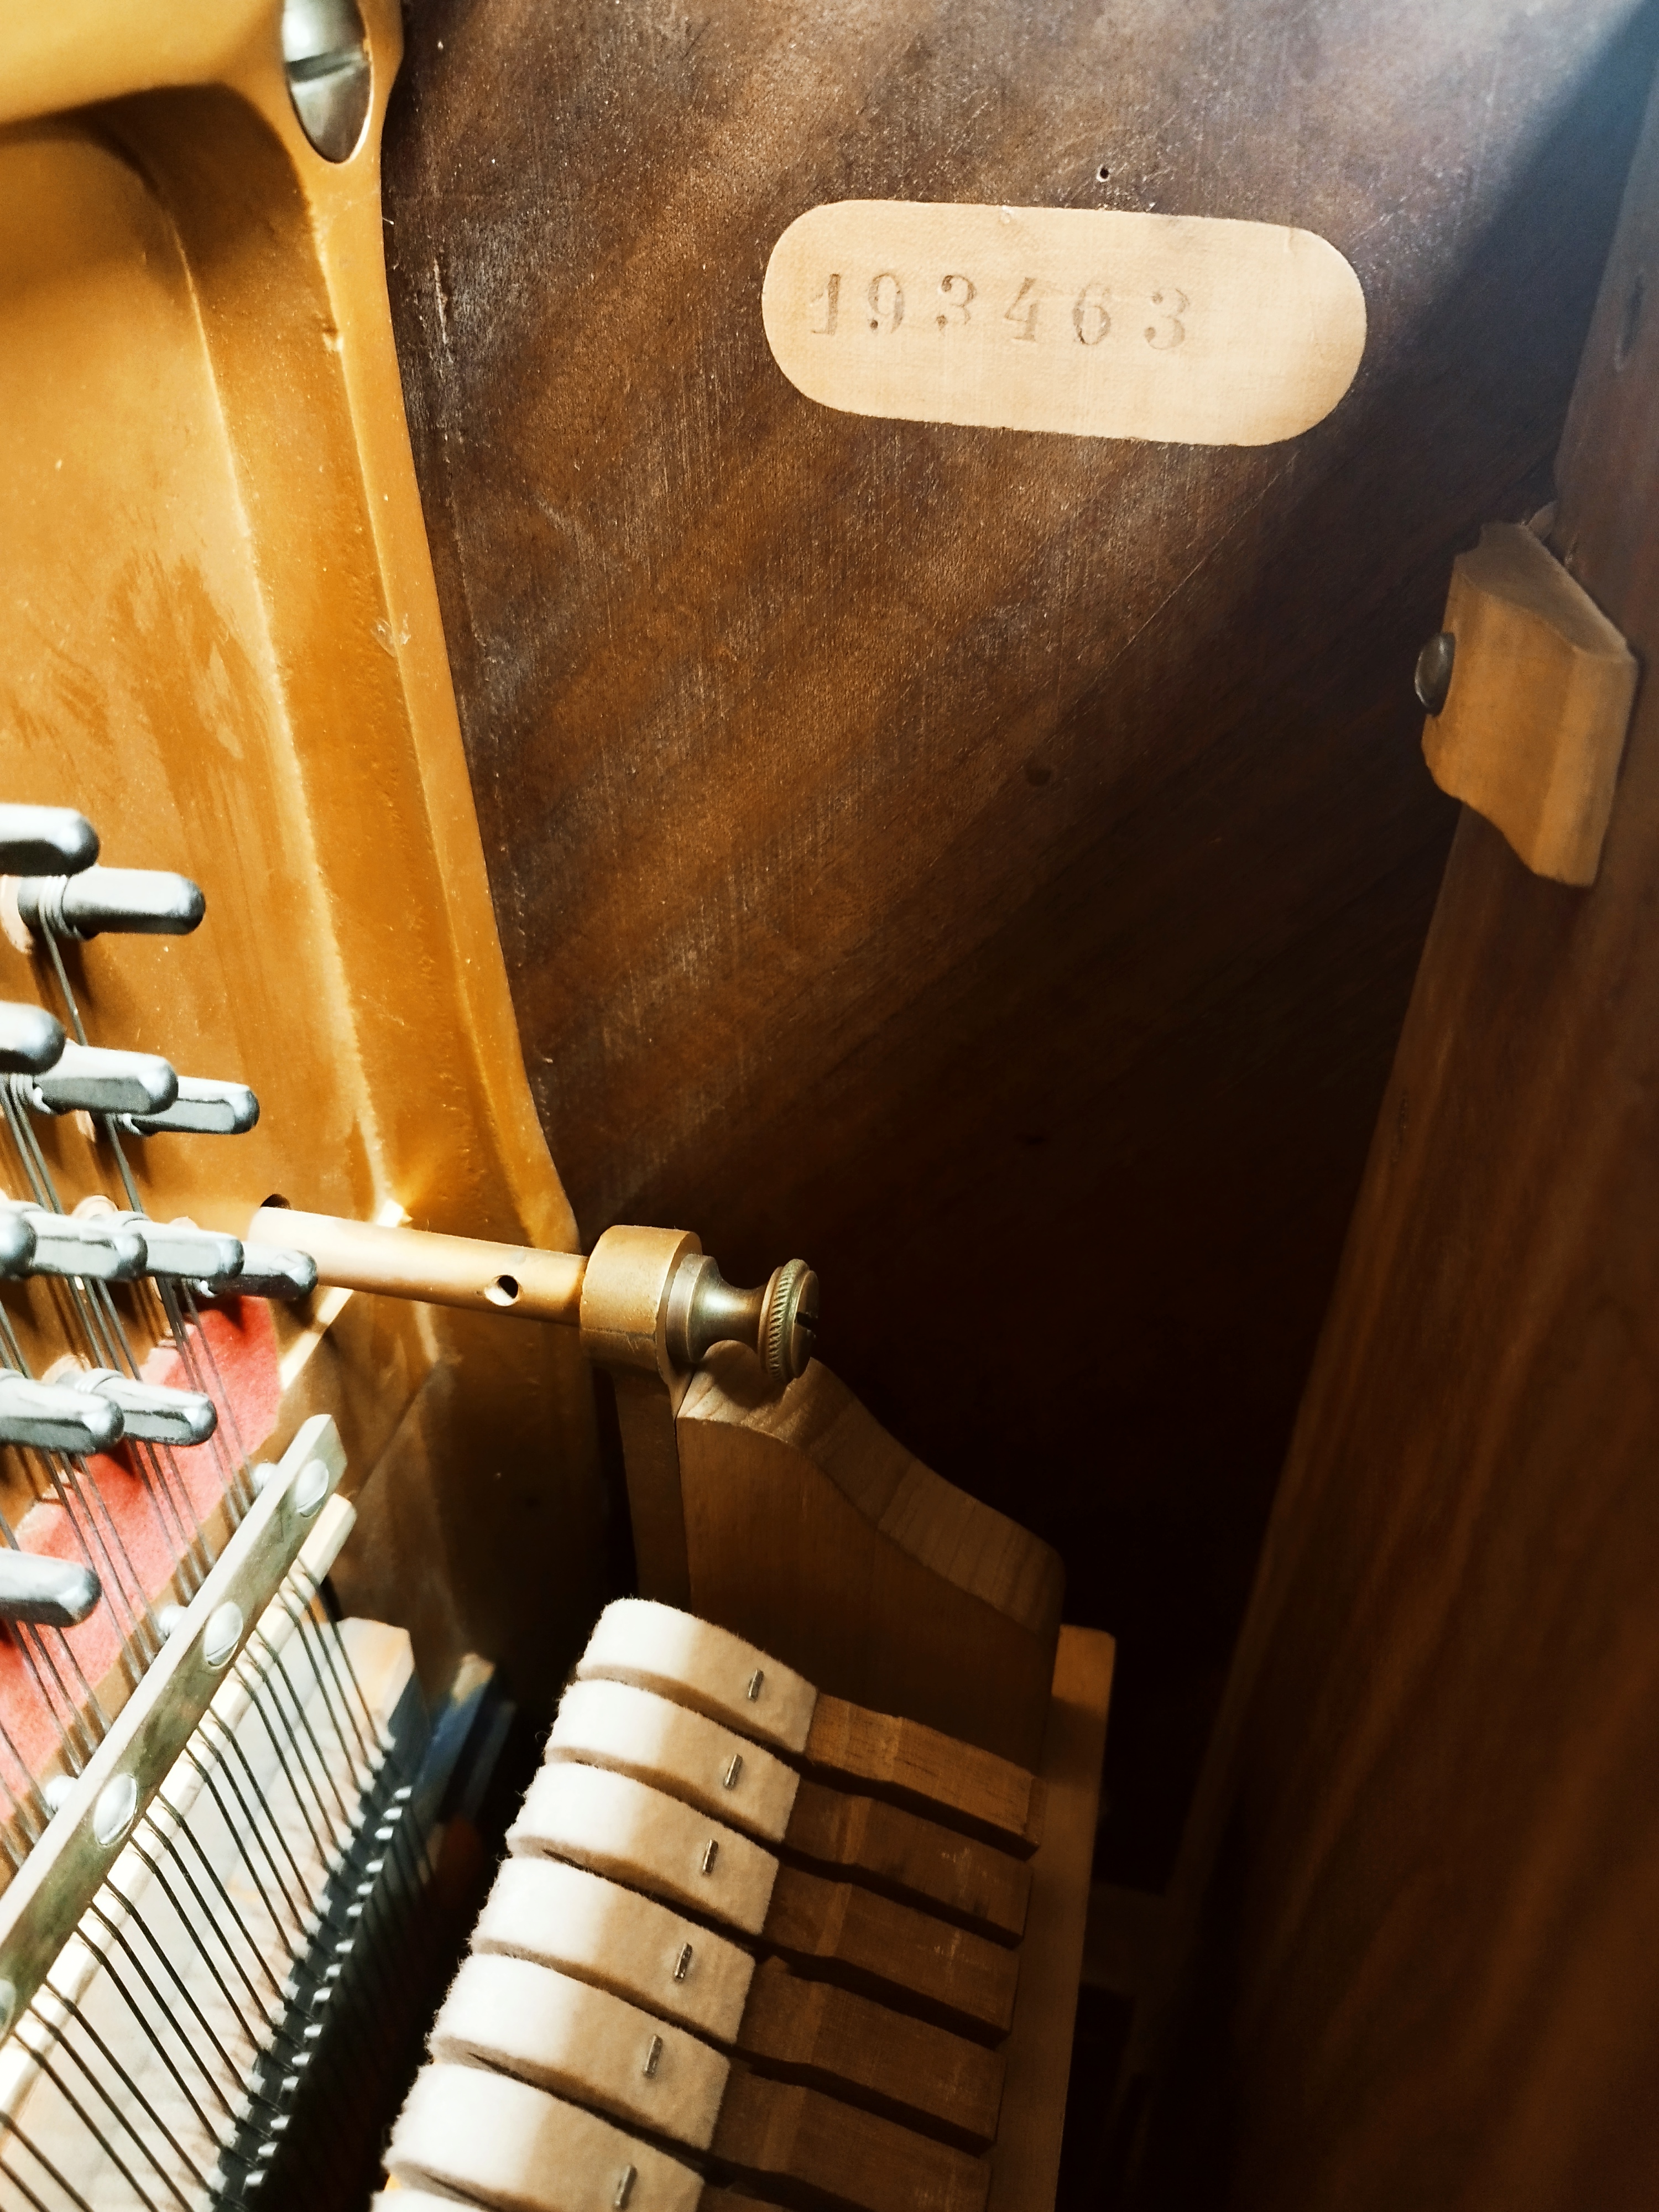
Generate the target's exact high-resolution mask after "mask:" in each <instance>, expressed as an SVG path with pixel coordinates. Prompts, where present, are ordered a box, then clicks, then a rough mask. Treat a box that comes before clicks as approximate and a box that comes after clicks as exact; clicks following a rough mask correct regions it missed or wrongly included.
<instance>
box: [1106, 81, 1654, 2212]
mask: <svg viewBox="0 0 1659 2212" xmlns="http://www.w3.org/2000/svg"><path fill="white" fill-rule="evenodd" d="M1656 266H1659V106H1656V108H1655V110H1654V112H1653V115H1652V117H1651V119H1650V125H1649V126H1648V131H1647V133H1646V137H1645V140H1644V149H1643V151H1642V153H1641V155H1639V156H1638V163H1637V167H1636V169H1635V171H1634V172H1633V174H1632V197H1631V200H1630V203H1629V204H1628V207H1627V210H1626V218H1625V220H1624V222H1623V223H1622V225H1621V229H1620V239H1619V241H1618V243H1617V245H1616V246H1615V248H1614V251H1613V257H1612V259H1611V261H1610V263H1609V265H1608V270H1607V282H1606V284H1605V287H1604V289H1603V292H1602V295H1601V302H1600V305H1599V307H1598V308H1597V311H1596V315H1595V323H1594V325H1593V327H1592V330H1591V333H1590V337H1589V342H1588V345H1587V348H1586V351H1585V356H1584V363H1583V370H1582V372H1581V375H1580V379H1579V382H1578V386H1577V393H1576V396H1575V398H1574V403H1573V410H1572V414H1571V421H1570V424H1569V428H1568V433H1567V435H1566V438H1565V442H1564V445H1563V448H1562V453H1561V457H1560V463H1559V479H1560V505H1559V513H1558V515H1557V518H1556V521H1555V526H1554V529H1553V533H1552V544H1553V547H1554V550H1556V551H1557V552H1558V553H1559V555H1560V556H1561V557H1562V558H1563V560H1564V561H1565V562H1566V564H1567V566H1568V567H1569V568H1570V569H1571V573H1572V574H1574V575H1575V576H1576V577H1577V580H1579V582H1580V583H1582V584H1583V586H1584V587H1585V588H1586V589H1587V590H1588V591H1589V592H1590V593H1591V595H1592V596H1593V597H1594V598H1595V599H1596V601H1597V602H1598V603H1599V604H1600V605H1601V607H1602V608H1603V609H1604V611H1606V613H1607V615H1608V616H1609V617H1611V619H1612V620H1613V622H1614V623H1617V624H1618V626H1619V627H1620V629H1621V630H1622V631H1623V632H1624V634H1625V635H1626V637H1627V638H1628V639H1629V640H1630V642H1631V644H1632V647H1633V648H1634V650H1635V651H1636V653H1638V657H1639V658H1640V659H1641V660H1642V662H1643V664H1644V667H1645V669H1646V670H1647V671H1648V674H1647V677H1646V678H1645V679H1644V689H1643V690H1642V691H1641V692H1640V693H1639V694H1638V702H1637V708H1636V714H1635V719H1634V721H1633V724H1632V731H1631V735H1630V739H1629V744H1628V747H1627V750H1626V757H1625V763H1624V767H1623V769H1622V772H1621V774H1620V781H1619V785H1618V788H1617V791H1616V793H1615V796H1614V801H1613V813H1612V819H1611V823H1610V825H1609V828H1608V832H1607V843H1606V847H1605V849H1604V852H1603V855H1602V863H1601V872H1600V875H1599V876H1598V878H1597V880H1596V882H1595V885H1594V887H1593V888H1591V889H1589V890H1571V889H1568V888H1566V887H1565V886H1563V885H1560V884H1552V883H1547V882H1545V881H1542V880H1541V879H1540V878H1537V877H1534V876H1533V875H1530V874H1529V873H1528V872H1527V870H1526V869H1525V868H1524V867H1523V866H1522V864H1521V862H1520V861H1519V860H1517V859H1516V857H1515V855H1514V854H1512V853H1511V852H1510V850H1509V848H1507V846H1506V845H1505V844H1504V841H1503V839H1502V838H1501V837H1500V836H1498V833H1497V831H1496V830H1495V829H1492V828H1491V827H1490V826H1489V825H1488V824H1487V823H1486V822H1484V821H1483V820H1482V819H1481V818H1480V817H1478V816H1476V815H1474V814H1473V813H1467V814H1465V816H1464V817H1463V818H1462V823H1461V825H1460V827H1459V829H1458V832H1457V837H1456V841H1455V845H1454V848H1453V852H1452V855H1451V860H1450V863H1449V867H1448V871H1447V875H1446V880H1445V884H1444V888H1443V891H1442V894H1441V896H1440V900H1439V903H1438V905H1437V909H1436V913H1435V917H1434V922H1433V927H1432V929H1431V933H1430V937H1429V940H1428V945H1427V947H1426V950H1425V954H1424V958H1423V964H1422V968H1421V971H1420V973H1419V977H1418V981H1417V986H1416V989H1415V992H1414V994H1413V1000H1412V1004H1411V1009H1410V1012H1409V1015H1408V1018H1407V1023H1406V1026H1405V1030H1404V1034H1403V1036H1402V1039H1401V1047H1400V1053H1399V1057H1398V1060H1397V1061H1396V1063H1395V1069H1394V1073H1393V1075H1392V1078H1391V1079H1390V1082H1389V1089H1388V1092H1387V1095H1386V1097H1385V1098H1384V1101H1383V1111H1382V1115H1381V1116H1380V1119H1379V1121H1378V1124H1377V1129H1376V1140H1375V1143H1374V1145H1373V1148H1372V1152H1371V1156H1370V1164H1369V1166H1368V1168H1367V1171H1366V1176H1365V1180H1364V1188H1363V1190H1362V1193H1361V1195H1360V1199H1359V1203H1358V1211H1357V1212H1356V1215H1355V1218H1354V1223H1353V1228H1352V1234H1351V1237H1350V1239H1349V1243H1348V1246H1347V1249H1346V1256H1345V1258H1344V1261H1343V1265H1342V1272H1341V1277H1340V1283H1339V1285H1338V1289H1337V1291H1336V1295H1335V1299H1334V1304H1333V1307H1332V1311H1331V1316H1330V1319H1329V1322H1328V1326H1327V1328H1326V1330H1325V1333H1324V1335H1323V1339H1322V1345H1321V1348H1320V1352H1319V1355H1318V1358H1317V1362H1316V1366H1315V1370H1314V1373H1313V1376H1312V1380H1311V1383H1310V1389H1309V1392H1308V1395H1307V1398H1306V1400H1305V1401H1304V1406H1303V1408H1302V1413H1301V1416H1300V1419H1299V1421H1298V1424H1297V1432H1296V1438H1295V1442H1294V1444H1293V1447H1292V1450H1291V1458H1290V1462H1289V1465H1288V1468H1287V1470H1286V1474H1285V1484H1284V1488H1283V1491H1282V1492H1281V1497H1280V1502H1279V1506H1278V1508H1277V1509H1276V1511H1275V1515H1274V1519H1273V1528H1272V1530H1271V1532H1270V1534H1269V1539H1268V1545H1267V1554H1266V1567H1265V1571H1264V1575H1263V1579H1262V1582H1261V1586H1260V1588H1259V1589H1258V1591H1257V1594H1256V1597H1255V1601H1254V1602H1253V1605H1252V1608H1251V1613H1250V1617H1249V1621H1248V1622H1247V1625H1246V1628H1245V1631H1244V1636H1243V1642H1242V1645H1241V1651H1242V1653H1243V1654H1244V1655H1245V1656H1247V1657H1248V1661H1249V1665H1248V1668H1247V1669H1246V1670H1245V1671H1244V1674H1243V1676H1242V1678H1241V1681H1240V1684H1239V1686H1238V1690H1237V1694H1236V1696H1233V1697H1230V1712H1229V1719H1230V1723H1231V1728H1232V1729H1233V1731H1234V1734H1235V1737H1236V1741H1235V1742H1234V1745H1233V1748H1232V1753H1231V1758H1232V1763H1233V1766H1234V1776H1233V1784H1232V1793H1231V1801H1232V1812H1231V1828H1230V1831H1229V1832H1228V1835H1227V1838H1226V1841H1225V1848H1224V1849H1223V1850H1222V1851H1221V1854H1220V1858H1219V1868H1218V1878H1217V1881H1216V1882H1215V1884H1214V1886H1213V1887H1212V1893H1211V1904H1212V1925H1213V1928H1214V1929H1215V1935H1216V1940H1215V1941H1214V1942H1213V1943H1212V1946H1211V1948H1210V1951H1209V1954H1208V1967H1209V1972H1208V1978H1207V1984H1206V1988H1207V1996H1208V1999H1209V2004H1208V2012H1209V2015H1210V2021H1211V2030H1210V2032H1209V2033H1207V2034H1206V2033H1204V2032H1202V2031H1200V2030H1199V2029H1197V2028H1194V2032H1193V2033H1192V2035H1191V2036H1190V2037H1189V2040H1188V2050H1187V2052H1186V2058H1187V2060H1188V2063H1189V2064H1190V2063H1192V2062H1194V2060H1195V2058H1196V2057H1197V2055H1198V2054H1199V2052H1200V2051H1202V2050H1203V2049H1205V2048H1206V2047H1207V2048H1208V2049H1209V2051H1211V2053H1212V2056H1214V2057H1216V2058H1217V2060H1218V2070H1216V2071H1212V2072H1206V2073H1205V2074H1203V2075H1198V2074H1189V2075H1188V2079H1187V2081H1186V2084H1185V2088H1186V2094H1185V2096H1184V2098H1183V2099H1182V2110H1181V2111H1180V2112H1174V2113H1172V2114H1171V2115H1170V2123H1171V2124H1170V2127H1169V2128H1168V2129H1167V2130H1165V2131H1164V2135H1163V2137H1162V2141H1163V2147H1164V2152H1165V2153H1166V2154H1170V2155H1169V2158H1168V2162H1167V2163H1166V2164H1164V2166H1162V2167H1161V2168H1160V2169H1156V2171H1157V2174H1158V2188H1157V2189H1156V2191H1152V2189H1151V2188H1150V2186H1149V2192H1148V2195H1147V2196H1146V2199H1145V2201H1146V2202H1147V2203H1159V2204H1170V2203H1189V2202H1201V2203H1204V2204H1206V2205H1212V2206H1234V2207H1257V2206H1260V2207H1263V2208H1266V2207H1269V2206H1270V2207H1272V2208H1273V2212H1313V2208H1315V2207H1319V2208H1326V2207H1334V2206H1337V2205H1340V2206H1341V2207H1343V2208H1344V2212H1373V2209H1374V2212H1383V2208H1389V2209H1390V2212H1392V2209H1393V2208H1397V2207H1399V2206H1401V2205H1407V2204H1411V2205H1424V2206H1428V2205H1433V2206H1435V2207H1437V2208H1445V2212H1452V2208H1471V2212H1473V2208H1476V2207H1480V2208H1486V2207H1497V2206H1502V2207H1504V2212H1579V2208H1582V2207H1584V2206H1588V2205H1598V2206H1608V2207H1612V2206H1620V2207H1625V2206H1630V2207H1636V2206H1638V2205H1647V2204H1651V2203H1654V2202H1655V2201H1656V2199H1659V2105H1656V2102H1655V2100H1654V2098H1653V2095H1652V2092H1651V2083H1650V2072H1651V2056H1652V2052H1653V2050H1654V2048H1655V2045H1656V2041H1659V1965H1656V1961H1659V1790H1656V1786H1655V1774H1656V1765H1655V1759H1654V1731H1655V1714H1656V1711H1659V1610H1656V1607H1655V1603H1654V1590H1655V1587H1656V1583H1659V1490H1656V1486H1655V1483H1654V1479H1653V1475H1654V1468H1655V1464H1656V1459H1659V1389H1656V1376H1659V1121H1656V1116H1655V1111H1654V1105H1655V1100H1656V1098H1659V1028H1656V1024H1655V1020H1654V1009H1655V1006H1656V1004H1659V933H1656V929H1655V913H1656V903H1659V693H1656V691H1655V690H1654V688H1653V684H1652V674H1651V671H1652V669H1653V666H1654V662H1655V657H1656V654H1659V523H1656V516H1659V313H1655V312H1654V310H1655V307H1659V300H1656V299H1654V298H1653V296H1652V295H1651V290H1650V288H1651V286H1652V283H1653V274H1652V272H1653V271H1654V270H1655V269H1656ZM1203 2135H1207V2136H1208V2137H1209V2155H1208V2159H1207V2167H1208V2170H1207V2171H1206V2172H1204V2173H1203V2174H1202V2175H1201V2176H1200V2175H1199V2174H1198V2173H1197V2172H1196V2169H1195V2166H1194V2163H1193V2162H1192V2161H1191V2160H1190V2159H1189V2158H1188V2157H1186V2156H1184V2155H1177V2154H1185V2153H1187V2152H1189V2151H1190V2148H1191V2146H1192V2143H1193V2142H1194V2140H1195V2139H1196V2138H1197V2137H1199V2136H1203ZM1183 2138H1184V2141H1183Z"/></svg>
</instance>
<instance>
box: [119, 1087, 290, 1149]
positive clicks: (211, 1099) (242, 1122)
mask: <svg viewBox="0 0 1659 2212" xmlns="http://www.w3.org/2000/svg"><path fill="white" fill-rule="evenodd" d="M258 1118H259V1102H258V1099H257V1098H256V1097H254V1095H253V1093H252V1091H250V1090H249V1089H248V1087H247V1085H246V1083H215V1082H213V1081H211V1080H210V1079H209V1078H208V1077H206V1076H202V1075H181V1076H180V1077H179V1096H178V1097H177V1098H176V1099H174V1101H173V1104H172V1105H171V1106H169V1107H167V1109H166V1110H165V1111H164V1112H162V1113H160V1114H124V1115H121V1117H120V1122H121V1127H122V1128H123V1129H125V1131H126V1133H128V1135H129V1136H133V1137H159V1136H163V1135H165V1134H166V1133H167V1132H168V1131H169V1130H176V1131H178V1132H179V1133H180V1134H185V1133H189V1134H191V1135H192V1136H197V1137H240V1136H243V1135H245V1134H246V1132H247V1131H248V1130H250V1129H251V1128H252V1127H253V1125H254V1123H255V1122H256V1121H258Z"/></svg>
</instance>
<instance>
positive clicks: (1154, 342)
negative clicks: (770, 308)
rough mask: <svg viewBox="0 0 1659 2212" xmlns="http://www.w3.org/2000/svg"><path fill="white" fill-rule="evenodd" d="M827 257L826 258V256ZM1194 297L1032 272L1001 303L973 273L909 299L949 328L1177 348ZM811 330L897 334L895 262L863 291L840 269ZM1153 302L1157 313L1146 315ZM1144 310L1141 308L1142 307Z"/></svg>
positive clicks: (900, 312) (901, 302)
mask: <svg viewBox="0 0 1659 2212" xmlns="http://www.w3.org/2000/svg"><path fill="white" fill-rule="evenodd" d="M820 265H822V264H820ZM1191 305H1192V302H1191V301H1190V300H1188V297H1187V295H1186V294H1185V293H1184V292H1182V291H1178V290H1177V289H1176V287H1175V286H1174V285H1173V284H1170V285H1166V286H1164V287H1163V288H1162V289H1159V290H1158V291H1156V292H1152V293H1149V294H1147V295H1146V297H1145V298H1144V299H1129V300H1123V299H1115V298H1114V297H1113V295H1112V293H1111V291H1110V290H1109V288H1108V287H1107V285H1106V284H1105V283H1103V282H1102V281H1101V280H1100V279H1099V278H1092V279H1091V281H1090V282H1089V283H1086V284H1085V286H1084V287H1083V289H1082V290H1081V291H1080V292H1079V293H1077V294H1076V295H1067V294H1066V292H1065V291H1063V290H1062V289H1060V286H1058V285H1054V284H1050V283H1047V282H1046V281H1045V280H1044V279H1043V278H1042V277H1038V276H1028V277H1026V278H1025V280H1024V283H1022V284H1021V285H1020V288H1019V289H1018V291H1017V292H1016V293H1015V294H1014V295H1013V297H1012V300H1010V301H1009V302H1008V303H1007V305H1006V307H1001V308H999V307H998V304H997V302H996V301H995V300H994V299H992V300H990V301H984V300H981V296H980V290H979V287H978V286H977V285H976V284H975V282H974V280H973V278H972V277H971V276H963V275H960V274H956V275H948V276H941V277H940V278H939V283H938V285H937V286H936V287H933V288H931V289H928V290H927V291H926V292H925V293H924V294H923V296H922V298H921V300H920V301H917V300H916V299H915V297H914V294H913V296H912V298H911V300H910V301H909V312H910V319H911V326H912V328H915V326H916V325H918V324H920V325H922V326H923V327H926V325H927V323H928V322H929V321H931V322H932V323H933V325H934V327H935V328H936V329H937V330H938V331H939V332H940V333H941V334H945V335H948V334H949V333H950V332H951V331H963V330H965V329H967V328H968V326H969V324H970V323H974V322H978V323H980V324H981V326H983V325H985V324H986V322H987V319H988V320H989V323H990V325H991V327H992V329H993V331H994V327H995V325H996V323H997V321H998V320H999V319H1000V321H1001V322H1003V323H1006V324H1007V325H1010V326H1011V327H1010V331H1009V333H1008V335H1009V336H1010V337H1012V340H1013V341H1014V343H1016V344H1026V345H1036V344H1038V343H1054V342H1055V341H1058V342H1059V343H1062V344H1065V345H1082V346H1097V345H1100V344H1102V343H1103V342H1104V341H1105V340H1106V339H1107V338H1108V337H1110V336H1111V334H1112V331H1113V330H1114V328H1115V329H1116V330H1117V331H1118V333H1119V335H1120V337H1130V338H1134V339H1138V340H1139V341H1140V342H1141V343H1144V344H1146V345H1149V346H1151V347H1152V349H1153V351H1154V352H1157V353H1170V352H1173V350H1174V349H1175V348H1176V346H1178V345H1180V344H1181V343H1182V341H1183V339H1184V338H1185V337H1186V335H1187V325H1186V324H1185V323H1184V322H1183V321H1182V317H1183V316H1184V315H1185V314H1186V313H1187V312H1188V308H1189V307H1191ZM812 308H813V316H812V323H811V335H812V336H813V337H820V338H832V337H835V336H836V333H837V331H846V330H860V329H862V330H870V331H875V332H876V333H877V334H878V335H890V334H891V333H892V332H893V331H896V330H897V329H898V328H899V327H900V325H902V323H903V321H904V319H905V312H906V300H905V293H904V287H903V285H902V283H901V282H900V281H899V279H898V277H897V276H895V275H894V273H893V271H892V270H890V269H884V270H880V271H879V272H878V274H877V275H876V276H872V277H871V279H870V281H869V283H867V284H866V285H865V287H864V289H863V291H862V293H860V292H859V290H858V285H857V280H856V279H854V282H853V283H852V284H851V285H848V283H846V281H845V277H844V275H843V273H842V271H840V270H837V271H836V273H835V274H834V275H832V276H829V278H828V279H827V281H826V282H825V284H824V287H823V290H822V291H821V292H820V293H819V294H818V295H817V298H816V299H815V300H814V301H813V302H812ZM1148 309H1150V310H1151V313H1152V320H1151V321H1150V322H1149V321H1147V320H1146V313H1147V311H1148ZM1137 310H1139V312H1137Z"/></svg>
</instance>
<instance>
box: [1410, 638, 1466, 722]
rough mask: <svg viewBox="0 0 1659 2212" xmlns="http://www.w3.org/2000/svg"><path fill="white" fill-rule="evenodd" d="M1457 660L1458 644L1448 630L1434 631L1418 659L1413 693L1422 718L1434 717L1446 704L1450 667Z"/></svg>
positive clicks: (1450, 676)
mask: <svg viewBox="0 0 1659 2212" xmlns="http://www.w3.org/2000/svg"><path fill="white" fill-rule="evenodd" d="M1456 658H1457V640H1456V639H1455V637H1454V636H1453V635H1452V634H1451V632H1450V631H1449V629H1437V630H1436V632H1435V634H1434V635H1433V636H1432V637H1431V639H1430V640H1429V641H1428V643H1427V644H1426V645H1425V647H1424V648H1423V650H1422V652H1421V653H1419V654H1418V656H1417V676H1416V680H1415V683H1414V684H1413V689H1414V690H1415V691H1416V693H1417V702H1418V704H1419V707H1421V708H1422V709H1423V711H1424V713H1425V714H1439V712H1440V710H1441V709H1442V708H1443V707H1444V705H1445V703H1446V695H1447V693H1448V692H1449V690H1451V680H1452V663H1453V662H1454V661H1455V659H1456Z"/></svg>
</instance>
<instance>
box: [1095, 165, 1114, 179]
mask: <svg viewBox="0 0 1659 2212" xmlns="http://www.w3.org/2000/svg"><path fill="white" fill-rule="evenodd" d="M1110 175H1111V171H1110V170H1109V168H1108V167H1107V166H1106V164H1105V163H1104V161H1103V162H1102V163H1101V165H1100V167H1098V168H1097V170H1096V171H1095V182H1096V183H1097V185H1103V184H1104V183H1105V182H1106V181H1107V179H1109V177H1110Z"/></svg>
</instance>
